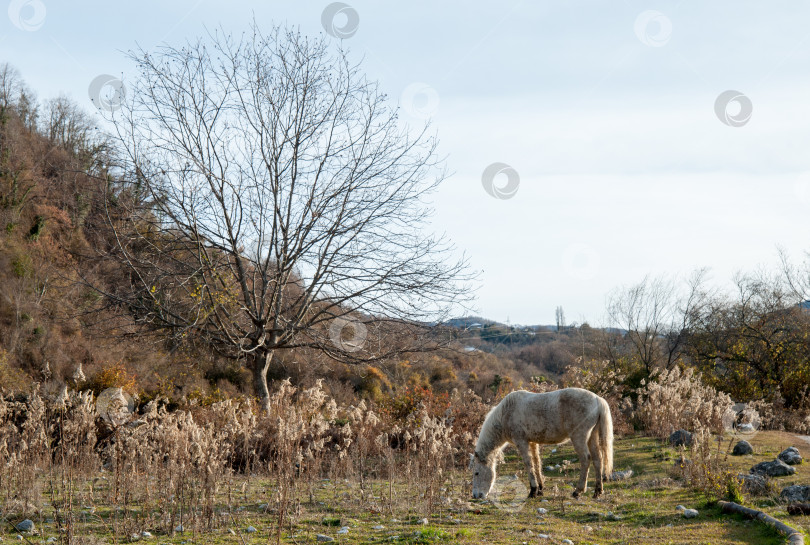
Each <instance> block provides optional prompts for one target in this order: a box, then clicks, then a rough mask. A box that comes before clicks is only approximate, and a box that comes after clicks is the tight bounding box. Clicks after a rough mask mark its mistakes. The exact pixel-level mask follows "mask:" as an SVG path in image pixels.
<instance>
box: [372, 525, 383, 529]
mask: <svg viewBox="0 0 810 545" xmlns="http://www.w3.org/2000/svg"><path fill="white" fill-rule="evenodd" d="M373 529H374V530H385V526H383V525H382V524H378V525H377V526H375V527H374V528H373Z"/></svg>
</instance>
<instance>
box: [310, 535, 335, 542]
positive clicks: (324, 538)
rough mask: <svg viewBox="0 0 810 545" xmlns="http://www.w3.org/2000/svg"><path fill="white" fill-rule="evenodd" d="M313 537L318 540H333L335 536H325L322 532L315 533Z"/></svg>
mask: <svg viewBox="0 0 810 545" xmlns="http://www.w3.org/2000/svg"><path fill="white" fill-rule="evenodd" d="M315 539H316V540H318V541H334V540H335V538H333V537H331V536H325V535H323V534H317V535H316V536H315Z"/></svg>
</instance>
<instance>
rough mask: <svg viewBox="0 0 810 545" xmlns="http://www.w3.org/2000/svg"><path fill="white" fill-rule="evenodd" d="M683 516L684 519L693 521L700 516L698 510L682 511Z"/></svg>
mask: <svg viewBox="0 0 810 545" xmlns="http://www.w3.org/2000/svg"><path fill="white" fill-rule="evenodd" d="M681 514H682V515H683V518H686V519H693V518H695V517H696V516H698V512H697V509H684V510H683V511H681Z"/></svg>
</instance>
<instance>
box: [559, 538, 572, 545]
mask: <svg viewBox="0 0 810 545" xmlns="http://www.w3.org/2000/svg"><path fill="white" fill-rule="evenodd" d="M560 543H565V544H566V545H574V542H573V541H571V540H570V539H563V540H562V541H560Z"/></svg>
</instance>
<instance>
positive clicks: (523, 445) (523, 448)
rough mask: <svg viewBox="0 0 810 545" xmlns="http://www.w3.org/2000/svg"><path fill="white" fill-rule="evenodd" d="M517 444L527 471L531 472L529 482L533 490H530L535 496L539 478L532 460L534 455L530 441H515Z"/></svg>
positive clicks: (530, 493)
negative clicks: (532, 454)
mask: <svg viewBox="0 0 810 545" xmlns="http://www.w3.org/2000/svg"><path fill="white" fill-rule="evenodd" d="M515 446H516V447H517V449H518V451H519V452H520V456H521V458H523V463H524V464H525V465H526V471H528V472H529V484H531V487H532V488H531V491H530V492H529V497H530V498H534V497H535V496H537V478H536V477H535V476H534V468H533V467H532V466H533V465H534V463H533V461H532V456H531V454H529V442H528V441H525V440H520V441H515Z"/></svg>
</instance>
